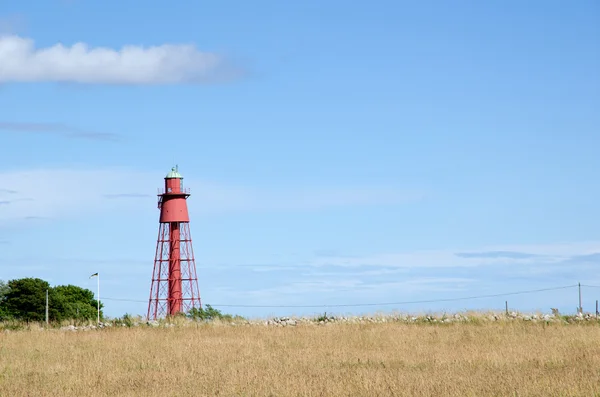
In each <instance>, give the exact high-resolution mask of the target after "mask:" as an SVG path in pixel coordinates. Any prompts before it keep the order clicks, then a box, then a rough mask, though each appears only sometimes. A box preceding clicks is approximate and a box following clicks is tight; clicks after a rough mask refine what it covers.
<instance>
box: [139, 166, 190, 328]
mask: <svg viewBox="0 0 600 397" xmlns="http://www.w3.org/2000/svg"><path fill="white" fill-rule="evenodd" d="M182 181H183V177H182V176H181V174H179V171H178V169H177V167H174V168H173V169H172V170H171V172H169V174H167V176H166V177H165V188H164V190H163V191H162V192H160V193H159V195H158V197H159V199H158V208H159V209H160V218H159V222H160V223H159V232H158V241H157V244H156V255H155V259H154V273H153V278H152V286H151V287H150V300H149V302H148V319H156V318H157V317H160V316H162V315H169V316H173V315H175V314H177V313H180V312H185V311H188V310H189V309H191V308H194V307H195V308H200V307H201V303H200V291H199V288H198V279H197V276H196V264H195V260H194V253H193V249H192V238H191V235H190V227H189V222H190V217H189V214H188V209H187V198H188V197H189V196H190V194H189V191H188V190H186V189H184V188H183V184H182Z"/></svg>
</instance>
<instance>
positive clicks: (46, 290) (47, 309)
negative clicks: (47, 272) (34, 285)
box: [46, 290, 48, 325]
mask: <svg viewBox="0 0 600 397" xmlns="http://www.w3.org/2000/svg"><path fill="white" fill-rule="evenodd" d="M46 325H48V290H46Z"/></svg>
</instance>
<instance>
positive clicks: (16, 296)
mask: <svg viewBox="0 0 600 397" xmlns="http://www.w3.org/2000/svg"><path fill="white" fill-rule="evenodd" d="M49 289H50V284H48V282H47V281H44V280H42V279H39V278H21V279H17V280H10V281H9V282H8V292H6V293H5V295H4V298H3V300H4V302H3V306H4V310H5V312H6V313H7V314H8V315H10V316H12V317H15V318H17V319H21V320H31V321H42V320H43V319H44V317H45V312H46V290H49Z"/></svg>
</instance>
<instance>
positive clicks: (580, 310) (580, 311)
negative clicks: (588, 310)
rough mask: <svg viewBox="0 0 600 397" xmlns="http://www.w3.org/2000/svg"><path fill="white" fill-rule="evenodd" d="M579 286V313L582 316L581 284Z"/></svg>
mask: <svg viewBox="0 0 600 397" xmlns="http://www.w3.org/2000/svg"><path fill="white" fill-rule="evenodd" d="M578 285H579V313H581V314H583V308H582V307H581V283H579V284H578Z"/></svg>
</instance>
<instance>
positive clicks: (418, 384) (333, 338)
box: [0, 322, 600, 397]
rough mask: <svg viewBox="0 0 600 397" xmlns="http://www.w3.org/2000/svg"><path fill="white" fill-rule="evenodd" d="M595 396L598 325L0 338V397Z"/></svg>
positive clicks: (227, 329)
mask: <svg viewBox="0 0 600 397" xmlns="http://www.w3.org/2000/svg"><path fill="white" fill-rule="evenodd" d="M593 395H600V327H599V326H598V324H587V325H562V324H554V325H545V324H540V323H538V324H533V323H523V322H516V323H486V324H480V325H475V324H451V325H417V324H400V323H386V324H329V325H326V326H308V325H307V326H298V327H263V326H236V327H233V326H219V325H211V324H199V325H194V326H189V327H171V328H147V327H139V328H113V329H105V330H99V331H87V332H66V331H59V330H50V331H41V330H38V331H36V330H30V331H19V332H9V333H0V396H11V397H12V396H15V397H16V396H593Z"/></svg>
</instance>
